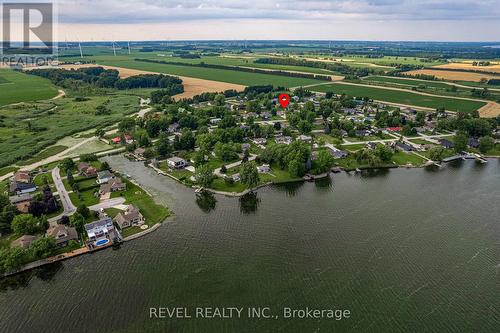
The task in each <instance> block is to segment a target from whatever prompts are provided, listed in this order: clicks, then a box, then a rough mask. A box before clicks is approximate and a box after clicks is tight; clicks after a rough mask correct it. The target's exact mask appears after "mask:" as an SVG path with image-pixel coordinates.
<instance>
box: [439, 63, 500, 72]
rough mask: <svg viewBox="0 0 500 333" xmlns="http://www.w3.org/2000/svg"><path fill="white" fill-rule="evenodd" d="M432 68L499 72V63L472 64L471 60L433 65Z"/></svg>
mask: <svg viewBox="0 0 500 333" xmlns="http://www.w3.org/2000/svg"><path fill="white" fill-rule="evenodd" d="M434 68H450V69H463V70H470V71H483V72H495V73H499V74H500V65H499V64H492V65H490V66H472V63H471V62H468V63H466V62H452V63H449V64H444V65H438V66H434Z"/></svg>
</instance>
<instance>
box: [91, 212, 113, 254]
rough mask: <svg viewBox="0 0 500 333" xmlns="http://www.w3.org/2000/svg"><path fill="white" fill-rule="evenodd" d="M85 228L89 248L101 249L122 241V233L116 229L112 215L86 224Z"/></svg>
mask: <svg viewBox="0 0 500 333" xmlns="http://www.w3.org/2000/svg"><path fill="white" fill-rule="evenodd" d="M84 228H85V232H86V233H87V237H88V239H87V242H86V244H87V247H88V248H89V250H94V249H99V248H101V247H106V246H109V245H111V244H113V243H117V242H120V241H121V236H120V233H119V232H118V230H116V229H115V227H114V225H113V220H112V219H111V217H105V218H102V219H100V220H98V221H94V222H92V223H88V224H85V226H84Z"/></svg>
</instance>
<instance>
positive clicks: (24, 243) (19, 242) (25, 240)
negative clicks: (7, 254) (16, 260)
mask: <svg viewBox="0 0 500 333" xmlns="http://www.w3.org/2000/svg"><path fill="white" fill-rule="evenodd" d="M38 238H40V237H39V236H32V235H23V236H21V237H19V238H18V239H16V240H13V241H12V242H11V243H10V247H20V248H21V249H27V248H29V247H30V245H31V243H33V242H34V241H36V240H37V239H38Z"/></svg>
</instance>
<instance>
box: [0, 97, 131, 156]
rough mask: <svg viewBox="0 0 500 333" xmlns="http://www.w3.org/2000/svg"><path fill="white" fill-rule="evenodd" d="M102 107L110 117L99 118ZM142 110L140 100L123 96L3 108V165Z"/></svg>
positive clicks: (0, 138)
mask: <svg viewBox="0 0 500 333" xmlns="http://www.w3.org/2000/svg"><path fill="white" fill-rule="evenodd" d="M98 105H105V106H106V108H107V109H108V110H109V114H103V115H96V114H95V109H96V107H97V106H98ZM138 109H139V98H138V97H136V96H130V95H122V94H114V95H106V96H96V97H90V98H89V100H87V101H84V102H75V101H74V100H73V99H70V98H61V99H58V100H54V101H50V102H48V101H46V102H40V103H29V104H26V103H25V104H22V105H21V104H17V105H11V106H5V107H3V108H1V109H0V112H1V113H2V115H3V116H4V119H3V124H4V125H5V126H4V127H0V166H5V165H9V164H11V163H14V162H16V161H18V160H21V159H27V158H30V157H33V156H35V155H36V154H38V153H39V152H40V151H42V150H43V149H44V148H46V147H48V146H51V145H54V144H56V142H57V140H59V139H61V138H63V137H66V136H69V135H72V134H74V133H76V132H80V131H84V130H86V129H90V128H98V127H102V126H105V125H110V124H112V123H115V122H118V121H120V120H121V119H122V117H123V116H124V115H126V114H130V113H133V112H136V111H138ZM54 147H57V146H54ZM54 149H58V148H54ZM42 153H43V152H42Z"/></svg>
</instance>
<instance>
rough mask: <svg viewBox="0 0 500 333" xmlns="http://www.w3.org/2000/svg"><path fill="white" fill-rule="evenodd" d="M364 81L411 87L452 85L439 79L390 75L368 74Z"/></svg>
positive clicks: (443, 86)
mask: <svg viewBox="0 0 500 333" xmlns="http://www.w3.org/2000/svg"><path fill="white" fill-rule="evenodd" d="M363 81H374V82H382V83H395V84H401V85H407V86H410V87H417V86H419V85H424V86H427V87H434V88H442V89H446V88H450V87H451V85H449V84H446V83H443V82H439V81H430V80H426V81H423V80H415V79H406V78H399V77H389V76H368V77H365V78H363Z"/></svg>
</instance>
